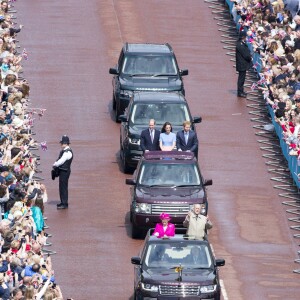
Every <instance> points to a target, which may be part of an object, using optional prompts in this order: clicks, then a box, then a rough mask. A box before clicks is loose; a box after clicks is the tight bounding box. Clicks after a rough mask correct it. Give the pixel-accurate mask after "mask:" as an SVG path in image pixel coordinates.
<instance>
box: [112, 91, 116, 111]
mask: <svg viewBox="0 0 300 300" xmlns="http://www.w3.org/2000/svg"><path fill="white" fill-rule="evenodd" d="M112 106H113V110H115V109H116V98H115V95H114V93H113V95H112Z"/></svg>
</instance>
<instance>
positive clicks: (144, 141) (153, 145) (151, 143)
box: [140, 119, 160, 152]
mask: <svg viewBox="0 0 300 300" xmlns="http://www.w3.org/2000/svg"><path fill="white" fill-rule="evenodd" d="M159 136H160V131H159V130H156V129H155V120H154V119H151V120H149V128H148V129H145V130H143V131H142V133H141V144H140V146H141V148H142V150H143V151H144V152H145V151H158V150H160V148H159Z"/></svg>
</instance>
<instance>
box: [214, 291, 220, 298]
mask: <svg viewBox="0 0 300 300" xmlns="http://www.w3.org/2000/svg"><path fill="white" fill-rule="evenodd" d="M220 299H221V293H220V292H218V293H217V294H216V296H215V300H220Z"/></svg>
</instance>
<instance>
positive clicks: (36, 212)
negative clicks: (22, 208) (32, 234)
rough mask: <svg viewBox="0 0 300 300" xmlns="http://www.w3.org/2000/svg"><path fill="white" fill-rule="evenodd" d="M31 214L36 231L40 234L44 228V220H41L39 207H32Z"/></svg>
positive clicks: (41, 215)
mask: <svg viewBox="0 0 300 300" xmlns="http://www.w3.org/2000/svg"><path fill="white" fill-rule="evenodd" d="M31 212H32V218H33V220H34V223H35V225H36V231H38V232H41V231H42V230H43V228H44V218H43V214H42V211H41V209H40V208H39V207H37V206H32V207H31Z"/></svg>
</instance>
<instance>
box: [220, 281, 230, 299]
mask: <svg viewBox="0 0 300 300" xmlns="http://www.w3.org/2000/svg"><path fill="white" fill-rule="evenodd" d="M220 286H221V291H222V295H223V299H224V300H229V298H228V295H227V292H226V289H225V285H224V281H223V280H222V279H220Z"/></svg>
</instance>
